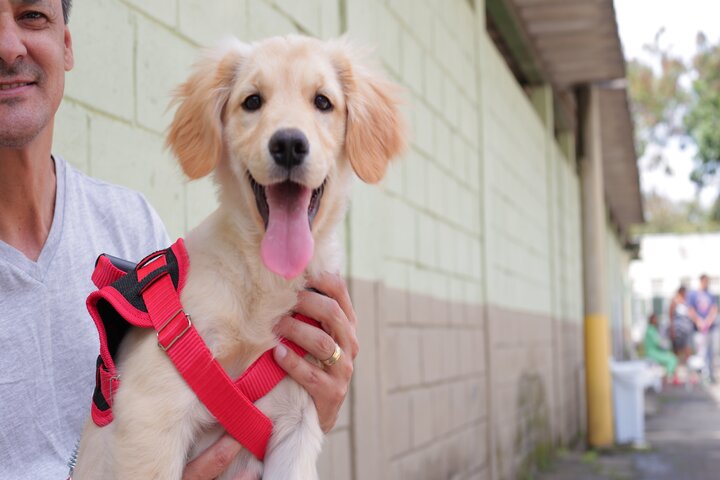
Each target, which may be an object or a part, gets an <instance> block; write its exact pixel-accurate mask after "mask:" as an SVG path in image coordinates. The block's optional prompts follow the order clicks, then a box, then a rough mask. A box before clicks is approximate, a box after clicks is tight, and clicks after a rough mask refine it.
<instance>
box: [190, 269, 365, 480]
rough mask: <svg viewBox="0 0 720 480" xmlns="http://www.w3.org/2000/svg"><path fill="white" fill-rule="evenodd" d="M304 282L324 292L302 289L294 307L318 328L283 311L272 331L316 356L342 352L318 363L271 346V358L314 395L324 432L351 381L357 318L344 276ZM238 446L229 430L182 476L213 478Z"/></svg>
mask: <svg viewBox="0 0 720 480" xmlns="http://www.w3.org/2000/svg"><path fill="white" fill-rule="evenodd" d="M308 287H312V288H315V289H316V290H318V291H320V292H323V293H324V295H321V294H319V293H315V292H312V291H303V292H300V294H299V295H298V303H297V305H296V306H295V311H296V312H297V313H301V314H303V315H305V316H307V317H310V318H314V319H315V320H317V321H318V322H320V324H321V326H322V330H320V329H319V328H315V327H312V326H310V325H308V324H306V323H304V322H302V321H300V320H296V319H294V318H292V317H290V316H287V317H283V318H282V319H281V320H280V322H279V323H278V326H277V328H276V333H277V334H278V335H280V336H282V337H285V338H287V339H288V340H291V341H292V342H295V343H296V344H298V345H299V346H301V347H302V348H304V349H305V350H306V351H307V352H309V353H310V354H311V355H313V356H314V357H315V358H318V359H320V360H325V359H328V358H330V357H331V356H332V354H333V353H334V351H335V344H336V343H337V345H339V346H340V348H341V349H342V352H343V354H342V356H341V357H340V359H339V360H338V361H337V363H335V364H334V365H332V366H330V367H324V368H321V367H318V366H316V365H314V364H312V363H310V362H308V361H307V360H305V359H304V358H300V357H299V356H298V355H296V354H295V352H293V351H292V350H288V349H287V348H285V347H284V346H282V345H279V346H278V347H276V348H275V360H276V361H277V362H278V364H279V365H280V366H281V367H283V368H284V369H285V370H286V371H287V372H288V374H289V375H290V376H291V377H292V378H293V379H294V380H295V381H296V382H298V383H299V384H300V385H302V386H303V388H305V390H307V392H308V393H309V394H310V396H311V397H312V398H313V401H314V402H315V408H317V411H318V417H319V419H320V427H321V428H322V430H323V431H324V432H325V433H327V432H329V431H330V430H331V429H332V427H333V426H334V425H335V422H336V420H337V417H338V414H339V413H340V407H341V406H342V404H343V401H344V400H345V396H346V395H347V392H348V388H349V386H350V379H351V377H352V372H353V360H354V359H355V357H356V356H357V354H358V351H359V347H358V342H357V337H356V336H355V326H356V322H357V320H356V317H355V310H353V306H352V302H351V301H350V294H349V293H348V290H347V286H346V285H345V281H344V280H343V279H342V277H340V276H339V275H332V274H329V273H326V274H322V275H320V277H318V278H313V279H311V280H310V282H309V283H308ZM240 450H242V445H240V444H239V443H238V442H237V441H236V440H235V439H234V438H232V437H231V436H230V435H228V434H225V435H223V436H222V437H221V438H220V440H218V441H217V442H215V444H214V445H212V446H211V447H209V448H208V449H207V450H205V451H204V452H203V453H201V454H200V455H199V456H198V457H197V458H196V459H194V460H193V461H192V462H190V463H188V465H187V467H186V468H185V472H184V473H183V477H182V478H183V480H211V479H214V478H216V477H217V476H218V475H220V474H221V473H222V472H224V471H225V470H226V469H227V467H228V466H229V465H230V463H232V461H233V460H234V459H235V457H236V456H237V454H238V453H239V452H240Z"/></svg>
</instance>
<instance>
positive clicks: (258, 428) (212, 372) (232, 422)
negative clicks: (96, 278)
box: [138, 256, 279, 460]
mask: <svg viewBox="0 0 720 480" xmlns="http://www.w3.org/2000/svg"><path fill="white" fill-rule="evenodd" d="M165 263H166V261H165V257H164V256H159V257H157V258H156V259H155V260H152V261H150V262H148V263H147V264H145V265H143V266H142V267H140V268H139V269H138V280H140V281H142V279H143V278H145V277H146V276H147V275H148V274H149V273H151V272H152V271H154V270H156V269H158V268H161V267H163V266H165ZM142 296H143V300H144V301H145V305H146V306H147V311H148V313H149V314H150V318H151V319H152V322H153V326H154V327H155V330H157V334H158V345H159V346H160V348H163V349H164V350H166V353H167V355H168V357H170V360H172V362H173V363H174V364H175V367H176V368H177V369H178V371H179V372H180V374H181V375H182V377H183V378H184V379H185V381H186V382H187V384H188V385H189V386H190V388H191V389H192V390H193V391H194V392H195V394H196V395H197V396H198V398H199V399H200V401H201V402H202V403H203V404H204V405H205V406H206V407H207V409H208V410H209V411H210V413H212V414H213V416H215V418H216V419H217V420H218V422H220V424H221V425H222V426H223V427H224V428H225V430H227V432H228V433H229V434H230V435H231V436H233V437H234V438H235V439H236V440H237V441H238V442H240V444H242V445H243V446H244V447H245V448H247V449H248V450H249V451H250V452H251V453H252V454H253V455H255V456H256V457H257V458H258V459H259V460H262V459H263V458H264V456H265V449H266V447H267V443H268V440H269V438H270V434H271V433H272V428H273V425H272V422H271V421H270V419H269V418H267V417H266V416H265V415H264V414H263V413H262V412H261V411H260V410H259V409H258V408H257V407H256V406H255V405H253V403H252V401H251V400H250V399H248V397H246V396H245V395H244V394H243V392H241V391H240V388H239V387H238V385H236V384H235V383H234V382H233V381H232V380H231V379H230V377H228V375H227V373H225V370H224V369H223V368H222V367H221V366H220V364H219V363H218V362H217V360H215V359H214V358H213V356H212V353H211V352H210V350H209V349H208V348H207V346H206V345H205V342H204V341H203V340H202V338H201V337H200V335H199V334H198V332H197V330H196V329H195V328H194V327H193V326H192V325H191V324H190V319H189V318H188V317H187V316H186V315H185V313H184V312H183V310H182V306H181V305H180V298H179V296H178V293H177V291H176V290H175V287H174V286H173V283H172V279H171V278H170V275H168V274H161V275H160V276H159V277H158V278H157V279H155V280H153V281H152V282H151V283H150V284H149V285H148V286H147V287H146V289H145V291H144V292H143V294H142ZM278 368H279V367H278ZM276 383H277V382H276Z"/></svg>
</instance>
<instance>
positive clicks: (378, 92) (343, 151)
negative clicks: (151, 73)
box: [167, 36, 405, 279]
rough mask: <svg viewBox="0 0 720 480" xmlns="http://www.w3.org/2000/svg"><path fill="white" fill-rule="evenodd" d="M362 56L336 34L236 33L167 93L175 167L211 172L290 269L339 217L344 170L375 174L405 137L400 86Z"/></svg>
mask: <svg viewBox="0 0 720 480" xmlns="http://www.w3.org/2000/svg"><path fill="white" fill-rule="evenodd" d="M358 58H359V56H358V55H357V54H356V53H355V52H354V50H353V49H352V48H351V47H350V46H349V45H348V44H347V42H345V41H344V40H336V41H330V42H322V41H319V40H315V39H311V38H306V37H300V36H289V37H281V38H272V39H268V40H265V41H262V42H259V43H256V44H252V45H247V44H243V43H240V42H238V41H233V42H230V43H228V44H227V45H226V46H225V47H224V48H222V49H217V50H213V51H209V52H208V53H206V54H205V56H204V57H203V58H202V59H201V60H200V62H199V63H198V64H196V66H195V68H194V71H193V73H192V74H191V76H190V78H189V79H188V80H187V81H186V82H185V83H184V84H182V85H181V86H180V87H179V88H178V90H177V91H176V94H175V100H174V101H175V102H176V103H178V105H179V106H178V109H177V111H176V113H175V118H174V119H173V122H172V124H171V126H170V131H169V134H168V138H167V144H168V146H169V147H170V149H171V150H172V151H173V153H174V154H175V155H176V156H177V158H178V161H179V162H180V165H181V167H182V169H183V170H184V172H185V173H186V174H187V176H188V177H190V178H191V179H195V178H200V177H203V176H205V175H207V174H209V173H210V172H213V171H215V172H216V175H215V178H216V180H217V182H218V183H219V185H220V188H221V203H222V204H223V206H225V207H229V208H231V209H234V210H235V211H237V212H249V213H245V214H240V215H239V218H238V220H237V221H238V222H239V224H240V225H241V228H242V229H243V230H245V231H248V232H255V233H256V237H257V239H258V244H259V245H260V253H261V256H262V259H263V262H264V263H265V265H266V266H267V267H268V268H269V269H270V270H271V271H273V272H275V273H277V274H279V275H281V276H283V277H285V278H288V279H290V278H294V277H296V276H298V275H299V274H301V273H302V272H303V270H304V269H305V267H306V266H307V264H308V263H309V261H310V259H311V258H312V255H313V246H314V243H315V240H316V239H318V238H321V236H323V235H327V234H328V233H329V232H330V231H331V230H332V228H333V227H334V226H335V224H336V223H337V221H339V219H340V215H341V214H342V212H343V210H344V203H345V202H344V200H345V197H346V195H347V180H348V177H349V173H350V169H351V168H352V170H354V171H355V173H356V174H357V175H358V176H359V177H360V178H361V179H362V180H364V181H366V182H369V183H376V182H378V181H380V180H381V179H382V177H383V175H384V174H385V170H386V168H387V165H388V163H389V161H390V160H391V159H392V158H393V157H395V156H397V155H398V154H400V153H401V152H402V150H403V149H404V147H405V127H404V122H403V119H402V118H401V116H400V113H399V111H398V104H397V100H396V98H395V96H394V95H395V91H396V88H395V87H394V86H393V85H391V84H390V83H389V82H387V81H386V80H384V79H383V78H382V77H380V76H379V75H378V74H376V73H373V72H371V71H370V70H369V69H367V68H366V67H365V66H364V65H363V64H362V62H361V61H360V60H359V59H358ZM227 203H233V204H234V205H232V206H230V205H226V204H227ZM236 203H240V204H239V205H236Z"/></svg>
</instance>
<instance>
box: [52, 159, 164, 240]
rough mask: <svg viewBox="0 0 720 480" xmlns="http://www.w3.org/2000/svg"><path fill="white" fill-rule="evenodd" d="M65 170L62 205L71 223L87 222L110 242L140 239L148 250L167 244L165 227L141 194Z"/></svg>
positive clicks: (79, 172) (71, 169)
mask: <svg viewBox="0 0 720 480" xmlns="http://www.w3.org/2000/svg"><path fill="white" fill-rule="evenodd" d="M60 161H63V160H62V159H61V160H60ZM65 167H66V175H65V178H66V186H65V190H66V203H67V202H69V205H71V206H72V207H71V208H70V209H69V210H68V211H69V212H70V213H69V215H70V216H71V218H72V219H74V220H75V223H78V222H80V223H83V224H84V223H85V222H87V223H89V224H90V225H93V226H94V227H95V233H96V234H98V233H99V232H104V234H105V235H106V236H108V237H109V238H111V239H113V241H123V239H131V240H133V239H138V238H143V239H147V240H148V241H147V242H145V241H142V242H140V243H143V244H145V243H147V244H148V245H151V246H152V248H156V246H157V245H166V244H167V233H166V232H165V227H164V226H163V223H162V221H161V219H160V217H159V215H158V214H157V212H156V211H155V210H154V209H153V207H152V206H151V205H150V203H149V202H148V201H147V199H146V198H145V196H144V195H143V194H142V193H140V192H137V191H135V190H132V189H131V188H128V187H124V186H122V185H115V184H112V183H110V182H106V181H104V180H100V179H97V178H93V177H91V176H89V175H87V174H85V173H83V172H81V171H79V170H77V169H75V168H73V167H72V166H71V165H68V164H67V162H65Z"/></svg>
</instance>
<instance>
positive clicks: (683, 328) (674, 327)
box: [670, 286, 698, 383]
mask: <svg viewBox="0 0 720 480" xmlns="http://www.w3.org/2000/svg"><path fill="white" fill-rule="evenodd" d="M697 322H698V318H697V314H696V313H695V310H694V309H693V308H692V307H691V306H690V305H688V301H687V289H686V288H685V286H680V288H678V290H677V292H676V293H675V296H674V297H673V298H672V300H671V301H670V339H671V340H672V347H673V351H674V352H675V355H676V356H677V358H678V361H679V364H680V365H681V366H687V360H688V358H689V357H690V355H692V354H693V336H694V334H695V329H696V328H697ZM673 383H678V378H677V374H676V376H675V378H673Z"/></svg>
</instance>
